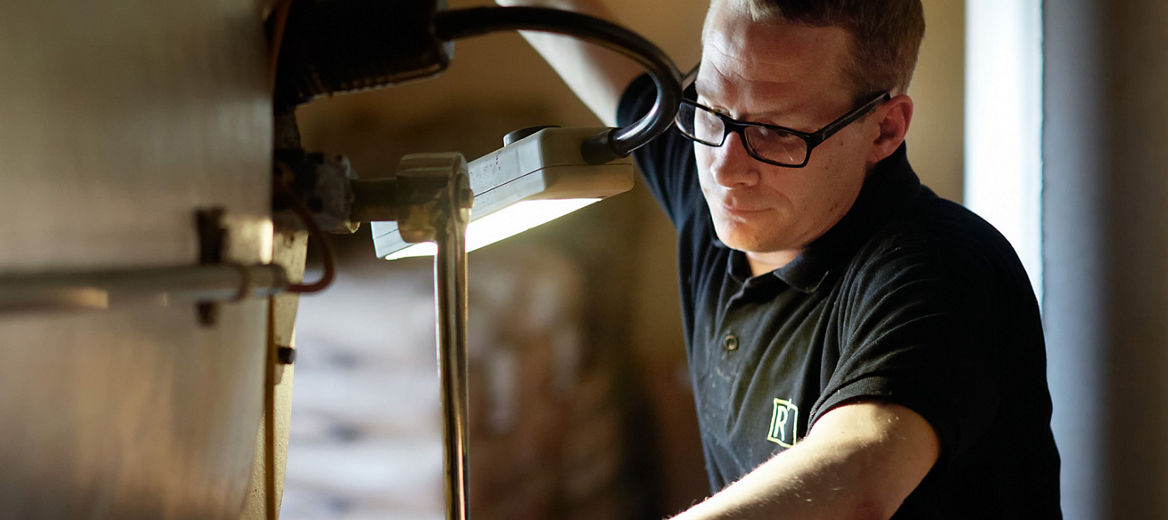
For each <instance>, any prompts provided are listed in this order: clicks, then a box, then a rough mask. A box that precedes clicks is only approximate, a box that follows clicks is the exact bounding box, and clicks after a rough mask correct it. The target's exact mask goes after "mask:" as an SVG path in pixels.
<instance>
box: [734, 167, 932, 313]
mask: <svg viewBox="0 0 1168 520" xmlns="http://www.w3.org/2000/svg"><path fill="white" fill-rule="evenodd" d="M920 187H921V183H920V179H918V178H917V175H916V173H914V172H913V170H912V167H911V166H909V163H908V153H907V147H906V145H904V144H901V145H900V148H898V149H897V150H896V151H895V152H893V154H892V155H890V156H888V157H887V158H885V159H884V160H883V161H880V163H878V164H877V165H876V167H875V168H874V169H873V170H872V172H871V173H870V174H869V175H868V178H867V179H865V180H864V186H863V187H862V188H861V189H860V194H859V196H858V197H857V198H856V202H855V204H853V205H852V208H851V209H850V210H848V212H847V213H846V214H845V215H844V217H843V218H842V219H840V221H839V222H838V223H836V225H835V226H833V227H832V228H831V229H830V230H828V231H827V233H824V234H823V236H821V237H819V238H818V239H816V240H815V241H814V242H812V243H811V244H810V245H808V246H807V248H806V249H804V250H803V252H802V253H800V254H799V256H797V257H795V259H794V260H792V261H790V262H789V263H787V265H785V266H783V267H780V268H778V269H776V270H774V271H771V272H770V273H768V274H764V275H761V276H759V277H757V278H758V279H757V280H751V273H750V265H749V264H748V262H747V261H746V255H745V253H743V252H741V251H737V250H731V252H730V255H729V256H730V258H729V265H728V266H727V268H728V272H729V275H730V276H731V277H732V278H734V279H735V280H736V281H738V282H739V283H742V284H747V285H753V284H752V283H750V282H755V283H758V282H762V283H764V284H765V283H766V282H765V277H768V276H773V277H775V278H778V279H779V280H782V281H783V282H784V283H786V284H787V285H788V286H790V287H792V288H794V289H796V290H798V291H800V292H804V293H812V292H815V291H816V290H817V289H819V287H820V285H822V284H823V282H824V281H825V280H827V278H828V277H829V276H830V275H831V273H832V271H833V269H834V268H836V267H837V266H839V265H840V264H842V263H843V262H844V261H845V260H847V259H849V258H850V257H851V255H852V253H854V252H855V250H856V249H857V248H859V247H860V245H862V244H863V241H864V240H865V239H867V238H868V237H869V236H871V234H872V233H873V232H874V231H875V230H876V229H878V228H879V227H880V226H881V225H883V224H884V223H886V222H888V221H889V220H891V219H893V218H894V217H896V216H897V215H898V214H899V213H901V212H902V211H904V210H905V209H907V208H908V206H909V205H910V203H911V200H912V199H913V197H915V196H916V194H917V192H918V191H919V190H920ZM715 244H716V245H717V246H719V247H726V246H725V245H724V244H723V243H722V242H721V241H717V240H716V239H715Z"/></svg>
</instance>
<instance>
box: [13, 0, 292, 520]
mask: <svg viewBox="0 0 1168 520" xmlns="http://www.w3.org/2000/svg"><path fill="white" fill-rule="evenodd" d="M260 10H261V6H260V5H259V4H258V3H256V2H249V1H245V0H218V1H200V2H181V1H159V0H120V1H116V0H94V1H86V2H75V1H64V0H46V1H38V2H17V1H4V2H0V71H2V72H0V92H3V96H0V216H2V217H3V219H2V220H0V244H3V246H2V247H0V271H2V272H28V271H59V270H80V271H86V270H94V269H99V268H112V267H129V266H140V265H179V264H190V263H194V262H195V261H196V260H197V251H198V246H197V240H196V235H195V228H194V216H193V213H194V211H195V210H196V209H199V208H205V207H210V206H221V207H223V208H225V209H226V212H227V215H228V222H227V224H228V226H227V227H228V228H229V234H230V238H229V247H228V257H229V258H230V259H232V260H236V261H240V262H259V261H264V260H266V257H267V256H268V254H269V252H270V249H271V244H270V240H271V231H270V226H269V225H268V220H267V208H268V205H269V191H268V190H269V188H268V182H269V181H268V179H269V163H268V161H269V156H270V152H271V137H270V136H271V127H270V125H271V116H270V102H269V99H268V95H267V92H266V84H265V81H266V79H265V62H266V56H265V50H264V41H263V33H262V27H261V22H260ZM265 305H266V303H265V302H262V301H254V302H247V303H240V304H235V305H227V306H224V307H223V308H222V309H221V312H220V319H219V322H218V323H217V324H216V325H215V326H214V327H209V328H205V327H200V326H199V324H198V322H197V320H196V318H195V311H194V309H193V308H191V307H189V306H183V305H176V306H172V307H169V308H168V307H137V308H129V309H121V310H115V311H109V312H101V313H91V314H75V315H51V316H50V315H44V316H32V317H29V316H28V315H22V316H21V317H20V318H15V317H12V316H8V317H5V316H0V468H3V471H2V472H0V517H4V518H119V519H120V518H200V519H215V518H231V519H234V518H237V517H238V515H239V511H240V509H241V508H242V506H243V502H244V496H245V493H246V491H247V484H248V477H249V474H250V470H251V464H252V455H253V450H254V442H255V438H256V437H255V436H256V431H257V427H258V425H259V421H260V417H261V416H260V411H261V403H262V401H261V396H262V393H261V392H262V382H263V360H264V351H263V346H264V323H265V322H264V317H265V314H266V310H265V309H266V308H265Z"/></svg>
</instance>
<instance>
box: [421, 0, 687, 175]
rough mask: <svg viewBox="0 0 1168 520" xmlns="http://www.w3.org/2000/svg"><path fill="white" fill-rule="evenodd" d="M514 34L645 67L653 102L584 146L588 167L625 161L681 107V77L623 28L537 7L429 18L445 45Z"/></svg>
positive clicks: (662, 56)
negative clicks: (579, 42) (589, 47)
mask: <svg viewBox="0 0 1168 520" xmlns="http://www.w3.org/2000/svg"><path fill="white" fill-rule="evenodd" d="M514 30H526V31H544V32H552V33H559V34H566V35H569V36H575V37H577V38H581V39H584V40H588V41H590V42H592V43H595V44H598V45H601V46H603V47H606V48H608V49H611V50H614V51H616V52H618V53H620V54H622V55H624V56H627V57H629V58H631V59H632V60H634V61H636V62H637V63H639V64H641V65H642V66H644V67H645V69H646V70H647V71H648V73H649V76H650V77H651V78H652V79H653V83H654V84H655V85H656V86H657V100H656V101H655V102H654V103H653V108H652V109H651V110H649V113H648V114H645V116H644V117H642V118H641V119H639V120H637V121H636V122H635V123H632V124H630V125H628V126H626V127H623V128H617V129H613V130H610V131H607V132H605V133H603V134H601V135H599V136H596V137H595V138H593V140H592V141H591V142H587V143H585V144H584V149H583V151H584V157H585V159H586V160H588V162H591V163H603V162H608V161H610V160H612V159H615V158H617V157H625V156H627V155H628V154H629V153H631V152H632V151H633V150H636V149H637V148H640V147H641V146H642V145H644V144H646V143H648V142H649V141H650V140H652V139H653V138H654V137H657V136H658V135H660V134H661V133H663V132H665V131H666V130H668V129H669V127H670V125H672V124H673V118H674V116H676V115H677V109H678V105H679V104H680V103H681V72H679V71H678V70H677V66H676V65H674V64H673V61H672V60H670V59H669V56H667V55H666V54H665V53H664V52H662V51H661V49H659V48H657V46H656V45H653V43H652V42H650V41H649V40H646V39H645V38H643V37H641V36H640V35H638V34H637V33H634V32H632V31H630V30H628V29H625V28H624V27H621V26H619V25H616V24H614V23H612V22H609V21H606V20H602V19H600V18H596V17H593V16H588V15H583V14H580V13H573V12H571V11H561V10H558V9H546V8H542V7H475V8H470V9H457V10H453V11H439V12H438V13H437V15H435V17H434V33H435V36H437V37H438V39H440V40H444V41H450V40H455V39H458V38H465V37H468V36H478V35H482V34H487V33H492V32H498V31H514Z"/></svg>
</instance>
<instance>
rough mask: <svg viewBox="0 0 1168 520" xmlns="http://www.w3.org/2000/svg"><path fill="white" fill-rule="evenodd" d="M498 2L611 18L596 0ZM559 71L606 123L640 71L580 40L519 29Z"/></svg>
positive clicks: (612, 123)
mask: <svg viewBox="0 0 1168 520" xmlns="http://www.w3.org/2000/svg"><path fill="white" fill-rule="evenodd" d="M496 3H498V4H499V5H501V6H526V7H551V8H555V9H564V10H569V11H575V12H578V13H583V14H587V15H591V16H595V17H598V18H604V19H608V20H611V19H612V15H611V13H610V12H609V10H608V8H606V7H605V6H604V3H603V2H601V1H600V0H496ZM521 34H523V37H524V38H526V39H527V41H528V43H530V44H531V46H532V47H535V50H537V51H539V53H540V55H542V56H543V57H544V59H545V60H547V62H548V63H549V64H551V66H552V68H554V69H555V70H556V72H557V73H559V75H560V77H561V78H563V80H564V82H565V83H567V84H568V86H569V87H571V88H572V91H573V92H575V93H576V95H577V96H578V97H579V98H580V100H581V101H583V102H584V104H585V105H588V108H589V109H591V110H592V112H593V113H594V114H596V116H597V117H599V118H600V120H601V121H603V122H604V124H606V125H608V126H616V109H617V105H618V104H619V103H620V98H621V94H622V93H624V90H625V88H626V87H628V86H629V83H632V81H633V79H634V78H636V77H637V76H638V75H640V74H641V72H642V69H641V67H640V66H639V65H637V64H636V63H634V62H632V61H630V60H629V59H627V58H625V57H623V56H621V55H619V54H616V53H614V52H612V51H610V50H608V49H605V48H603V47H599V46H597V45H594V44H591V43H588V42H586V41H584V40H579V39H576V38H571V37H568V36H560V35H555V34H548V33H542V32H533V31H521Z"/></svg>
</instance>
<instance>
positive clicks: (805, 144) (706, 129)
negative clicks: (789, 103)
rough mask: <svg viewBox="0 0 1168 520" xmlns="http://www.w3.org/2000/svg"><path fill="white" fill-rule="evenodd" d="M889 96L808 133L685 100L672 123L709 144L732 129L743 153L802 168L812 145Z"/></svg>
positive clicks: (721, 140)
mask: <svg viewBox="0 0 1168 520" xmlns="http://www.w3.org/2000/svg"><path fill="white" fill-rule="evenodd" d="M890 99H892V96H891V95H890V94H889V93H887V92H885V93H883V94H880V95H879V96H876V97H875V98H872V100H871V101H868V102H867V103H864V104H862V105H860V106H858V107H856V108H855V109H853V110H852V111H851V112H848V113H846V114H844V115H842V116H840V118H839V119H836V120H835V121H832V122H830V123H828V124H827V126H825V127H823V128H820V129H819V130H816V131H814V132H811V133H807V132H800V131H798V130H792V129H790V128H785V127H782V126H777V125H768V124H766V123H756V122H753V121H739V120H737V119H733V118H731V117H728V116H726V115H724V114H720V113H718V112H715V111H714V109H712V108H710V107H707V106H704V105H700V104H698V103H697V102H695V101H691V100H688V99H683V100H682V101H681V108H680V110H678V112H677V118H675V119H674V124H675V125H677V128H678V129H679V130H681V133H682V134H683V135H685V136H686V137H688V138H690V139H692V140H694V141H697V142H699V143H701V144H704V145H706V146H713V147H718V146H722V145H723V144H725V143H726V136H727V135H730V132H734V133H736V134H738V137H739V138H741V139H742V143H743V146H744V147H745V148H746V153H748V154H750V156H751V157H754V158H755V159H758V160H759V161H762V162H764V163H767V164H773V165H775V166H785V167H787V168H802V167H804V166H807V160H808V159H810V158H811V150H814V149H815V147H816V146H819V145H820V144H822V143H823V142H824V141H826V140H827V138H829V137H831V136H833V135H835V134H836V132H839V131H840V130H842V129H843V128H844V127H846V126H848V125H850V124H852V123H853V122H854V121H856V120H857V119H860V118H861V117H863V116H864V115H865V114H867V113H868V112H870V111H872V110H873V109H875V108H876V107H877V106H879V105H880V104H882V103H885V102H887V101H888V100H890Z"/></svg>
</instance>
